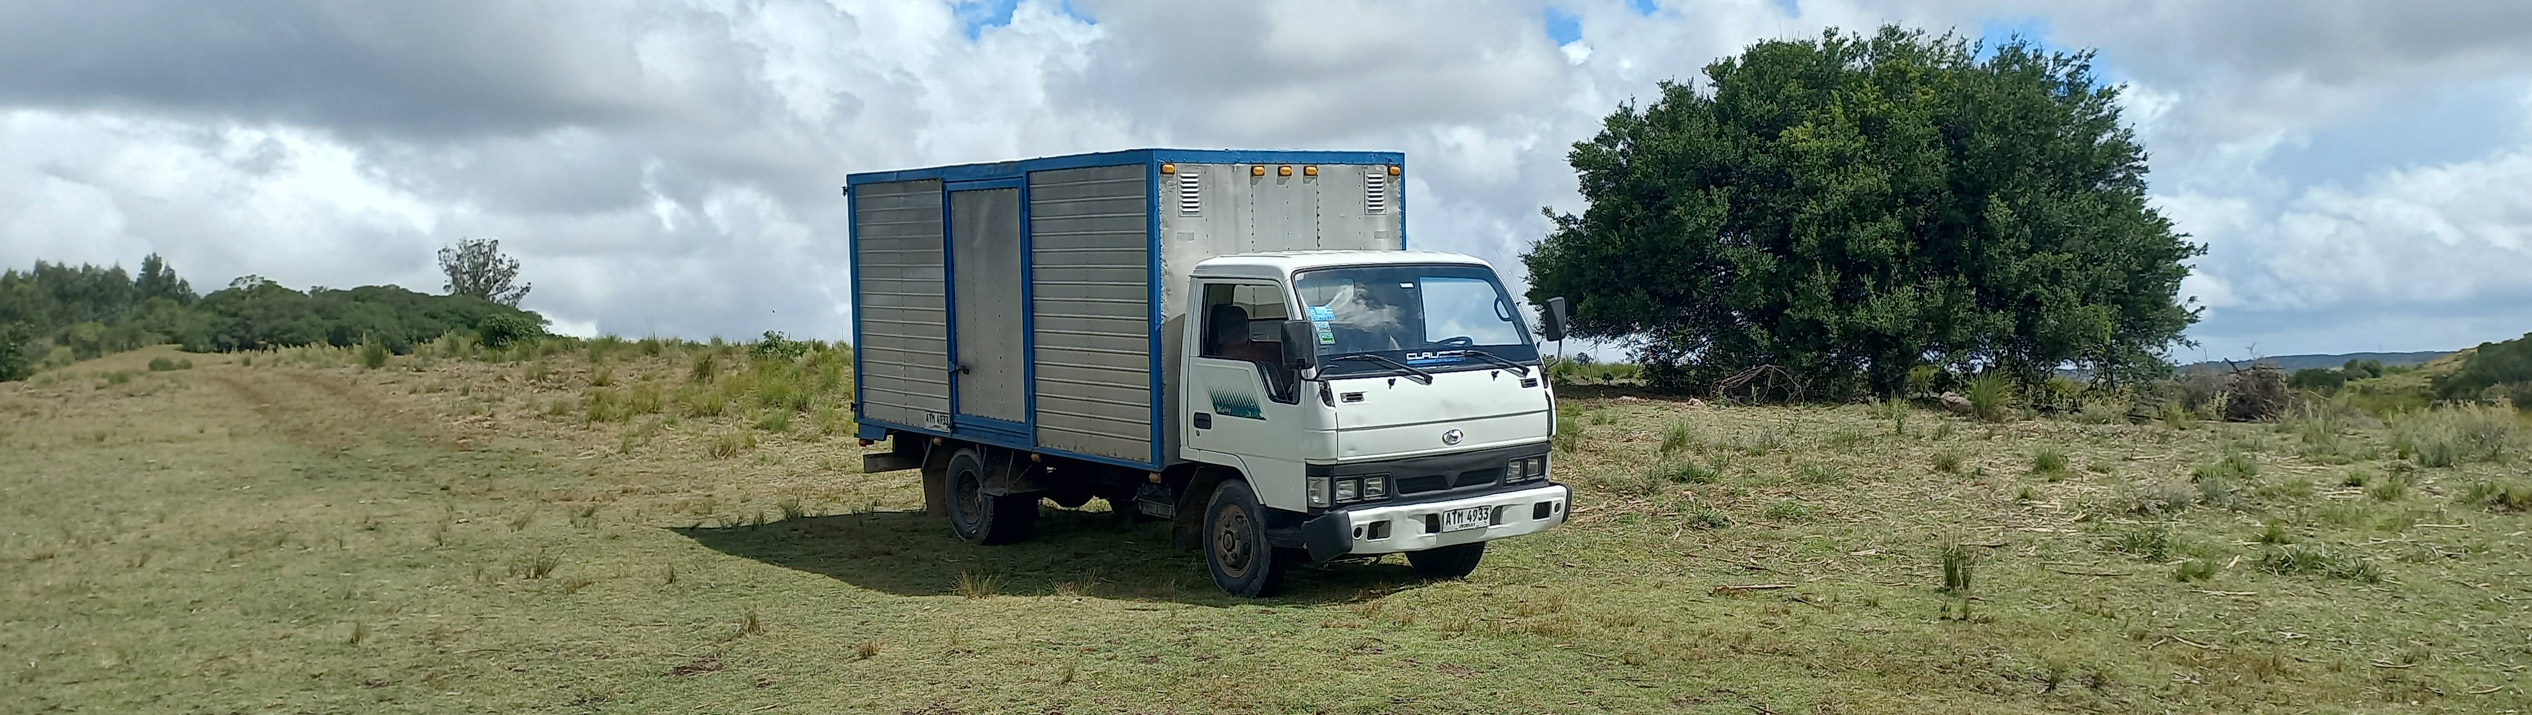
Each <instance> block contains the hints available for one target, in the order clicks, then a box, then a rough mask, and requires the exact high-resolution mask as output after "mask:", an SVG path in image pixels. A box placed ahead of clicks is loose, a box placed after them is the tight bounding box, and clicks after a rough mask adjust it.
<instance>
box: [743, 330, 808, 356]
mask: <svg viewBox="0 0 2532 715" xmlns="http://www.w3.org/2000/svg"><path fill="white" fill-rule="evenodd" d="M807 354H809V344H808V343H806V342H801V341H798V340H792V339H790V338H786V337H783V334H782V333H778V332H774V331H771V330H768V331H765V337H764V338H762V339H759V340H757V341H756V342H755V343H753V344H750V345H748V346H747V355H748V357H752V358H755V359H757V360H770V361H780V362H791V361H794V360H798V359H800V356H802V355H807Z"/></svg>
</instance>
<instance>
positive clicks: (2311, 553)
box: [2259, 545, 2383, 583]
mask: <svg viewBox="0 0 2532 715" xmlns="http://www.w3.org/2000/svg"><path fill="white" fill-rule="evenodd" d="M2259 567H2260V569H2261V570H2265V571H2267V572H2269V573H2274V574H2284V575H2292V574H2305V575H2314V576H2326V577H2329V578H2342V579H2348V580H2351V581H2362V582H2365V583H2379V582H2381V581H2382V580H2383V572H2382V569H2380V568H2377V567H2375V566H2374V564H2373V562H2370V561H2366V560H2364V559H2361V558H2357V557H2353V556H2346V555H2342V554H2333V553H2331V552H2330V550H2329V549H2325V548H2322V547H2320V546H2317V545H2316V546H2283V547H2278V548H2273V549H2269V550H2268V553H2266V554H2263V555H2261V556H2260V559H2259Z"/></svg>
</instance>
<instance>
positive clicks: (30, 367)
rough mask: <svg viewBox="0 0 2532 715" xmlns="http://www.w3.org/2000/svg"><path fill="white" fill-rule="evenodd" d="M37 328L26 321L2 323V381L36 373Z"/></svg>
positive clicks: (0, 350) (0, 378)
mask: <svg viewBox="0 0 2532 715" xmlns="http://www.w3.org/2000/svg"><path fill="white" fill-rule="evenodd" d="M34 348H35V328H34V327H32V326H29V325H27V324H25V323H0V382H10V381H14V380H24V379H26V378H27V377H29V376H31V375H34V374H35V355H34V354H33V353H34V352H35V349H34Z"/></svg>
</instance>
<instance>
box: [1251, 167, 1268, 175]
mask: <svg viewBox="0 0 2532 715" xmlns="http://www.w3.org/2000/svg"><path fill="white" fill-rule="evenodd" d="M1248 175H1249V176H1265V175H1266V167H1265V166H1262V165H1261V166H1252V167H1249V168H1248Z"/></svg>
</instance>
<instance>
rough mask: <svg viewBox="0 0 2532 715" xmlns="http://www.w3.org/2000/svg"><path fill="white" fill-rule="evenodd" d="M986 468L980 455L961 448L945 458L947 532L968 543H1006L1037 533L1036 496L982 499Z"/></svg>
mask: <svg viewBox="0 0 2532 715" xmlns="http://www.w3.org/2000/svg"><path fill="white" fill-rule="evenodd" d="M988 469H990V467H987V466H986V465H985V459H984V455H982V454H979V453H977V451H976V450H975V449H972V448H970V449H961V450H958V453H957V454H954V455H951V456H950V459H949V469H948V474H946V475H944V476H943V478H944V479H945V480H947V483H946V487H945V489H944V491H946V492H948V493H947V494H946V496H947V497H948V501H949V518H950V530H951V531H955V532H957V533H958V538H961V539H965V540H967V542H968V543H971V544H985V545H994V544H1008V543H1012V542H1015V541H1021V540H1024V539H1027V538H1029V532H1032V531H1036V530H1037V496H1036V495H1033V494H1032V495H1026V496H1003V497H990V496H985V494H984V488H985V478H986V475H987V474H988V472H987V471H986V470H988Z"/></svg>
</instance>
